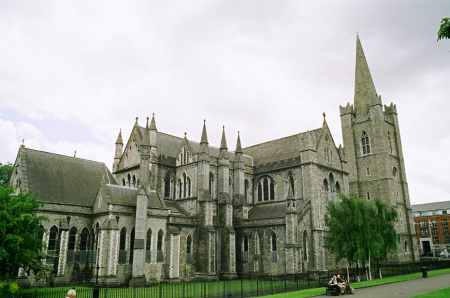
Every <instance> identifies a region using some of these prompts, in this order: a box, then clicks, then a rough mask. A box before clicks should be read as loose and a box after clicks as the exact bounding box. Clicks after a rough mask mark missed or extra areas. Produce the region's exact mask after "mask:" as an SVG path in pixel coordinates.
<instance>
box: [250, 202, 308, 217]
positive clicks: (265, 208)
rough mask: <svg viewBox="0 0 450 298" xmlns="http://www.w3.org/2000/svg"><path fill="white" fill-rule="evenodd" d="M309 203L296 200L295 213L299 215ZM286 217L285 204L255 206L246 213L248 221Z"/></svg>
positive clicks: (275, 203)
mask: <svg viewBox="0 0 450 298" xmlns="http://www.w3.org/2000/svg"><path fill="white" fill-rule="evenodd" d="M308 202H309V201H307V200H298V201H296V203H297V206H296V207H297V213H298V214H300V213H301V211H302V210H303V209H304V208H305V207H306V206H307V204H308ZM284 217H286V202H285V201H280V202H274V203H270V204H260V205H255V206H254V207H253V208H252V209H251V210H250V211H249V212H248V219H250V220H255V219H270V218H284Z"/></svg>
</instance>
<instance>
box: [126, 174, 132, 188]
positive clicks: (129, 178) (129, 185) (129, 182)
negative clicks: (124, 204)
mask: <svg viewBox="0 0 450 298" xmlns="http://www.w3.org/2000/svg"><path fill="white" fill-rule="evenodd" d="M127 178H128V187H131V175H130V174H128V176H127Z"/></svg>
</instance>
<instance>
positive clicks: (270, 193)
mask: <svg viewBox="0 0 450 298" xmlns="http://www.w3.org/2000/svg"><path fill="white" fill-rule="evenodd" d="M262 200H264V201H272V200H275V184H274V182H273V180H272V178H271V177H268V176H266V177H263V178H261V179H260V180H259V183H258V201H262Z"/></svg>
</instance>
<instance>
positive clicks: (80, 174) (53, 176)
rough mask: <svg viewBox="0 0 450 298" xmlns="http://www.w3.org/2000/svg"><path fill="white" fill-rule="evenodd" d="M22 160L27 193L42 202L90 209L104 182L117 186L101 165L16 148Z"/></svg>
mask: <svg viewBox="0 0 450 298" xmlns="http://www.w3.org/2000/svg"><path fill="white" fill-rule="evenodd" d="M19 154H21V155H23V157H24V159H25V165H22V166H24V167H25V168H26V175H27V178H28V190H29V191H31V192H34V193H38V192H39V193H40V194H39V200H40V201H43V202H50V203H59V204H69V205H79V206H88V207H91V206H92V205H93V204H94V201H95V198H96V195H97V193H98V191H99V189H100V183H101V181H102V178H103V177H104V179H105V182H107V183H110V184H117V181H116V179H115V178H114V176H113V175H112V174H111V172H110V171H109V169H108V168H107V167H106V165H105V164H104V163H101V162H96V161H91V160H86V159H81V158H75V157H71V156H65V155H59V154H54V153H49V152H44V151H38V150H33V149H28V148H20V153H19Z"/></svg>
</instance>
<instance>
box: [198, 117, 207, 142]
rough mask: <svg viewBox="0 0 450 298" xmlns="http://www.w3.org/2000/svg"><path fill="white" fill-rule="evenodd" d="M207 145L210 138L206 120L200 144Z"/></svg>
mask: <svg viewBox="0 0 450 298" xmlns="http://www.w3.org/2000/svg"><path fill="white" fill-rule="evenodd" d="M203 143H206V144H208V136H207V135H206V120H205V119H204V120H203V131H202V139H201V141H200V144H203Z"/></svg>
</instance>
